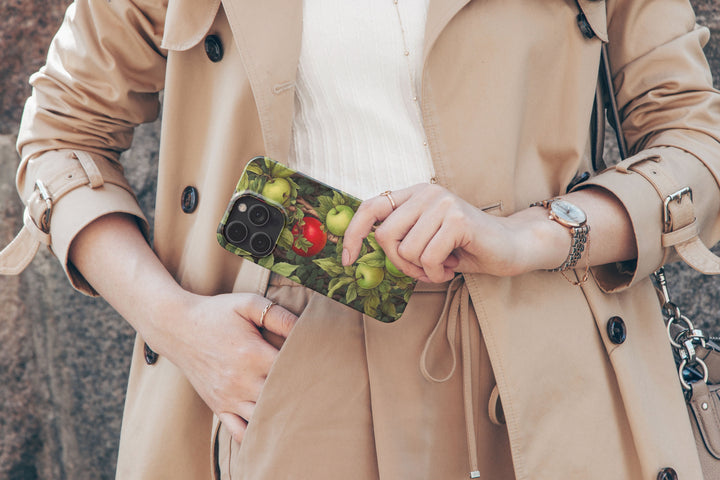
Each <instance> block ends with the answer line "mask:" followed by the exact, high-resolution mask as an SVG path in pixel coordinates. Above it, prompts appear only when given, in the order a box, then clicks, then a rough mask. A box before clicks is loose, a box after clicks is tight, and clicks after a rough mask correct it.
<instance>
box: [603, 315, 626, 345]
mask: <svg viewBox="0 0 720 480" xmlns="http://www.w3.org/2000/svg"><path fill="white" fill-rule="evenodd" d="M607 334H608V337H610V341H611V342H612V343H614V344H616V345H620V344H621V343H623V342H624V341H625V339H626V338H627V329H626V328H625V322H624V321H623V319H622V318H620V317H612V318H610V320H608V322H607Z"/></svg>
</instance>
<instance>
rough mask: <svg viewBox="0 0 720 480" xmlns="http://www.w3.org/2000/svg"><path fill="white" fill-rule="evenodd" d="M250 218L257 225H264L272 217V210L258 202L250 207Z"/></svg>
mask: <svg viewBox="0 0 720 480" xmlns="http://www.w3.org/2000/svg"><path fill="white" fill-rule="evenodd" d="M248 218H249V219H250V222H251V223H252V224H253V225H255V226H256V227H262V226H263V225H265V224H266V223H267V222H268V220H269V219H270V210H268V207H266V206H265V205H263V204H262V203H256V204H255V205H253V206H251V207H250V208H249V209H248Z"/></svg>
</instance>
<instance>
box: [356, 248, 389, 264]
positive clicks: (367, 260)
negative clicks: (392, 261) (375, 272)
mask: <svg viewBox="0 0 720 480" xmlns="http://www.w3.org/2000/svg"><path fill="white" fill-rule="evenodd" d="M357 263H362V264H364V265H367V266H369V267H378V268H385V255H384V254H383V253H382V252H381V251H374V252H372V253H368V254H366V255H363V256H362V257H360V258H358V260H357Z"/></svg>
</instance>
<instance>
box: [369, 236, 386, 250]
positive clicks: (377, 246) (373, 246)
mask: <svg viewBox="0 0 720 480" xmlns="http://www.w3.org/2000/svg"><path fill="white" fill-rule="evenodd" d="M367 242H368V244H369V245H370V248H371V249H372V250H381V251H382V249H381V248H380V244H379V243H377V240H375V232H370V234H369V235H368V236H367ZM383 255H384V254H383Z"/></svg>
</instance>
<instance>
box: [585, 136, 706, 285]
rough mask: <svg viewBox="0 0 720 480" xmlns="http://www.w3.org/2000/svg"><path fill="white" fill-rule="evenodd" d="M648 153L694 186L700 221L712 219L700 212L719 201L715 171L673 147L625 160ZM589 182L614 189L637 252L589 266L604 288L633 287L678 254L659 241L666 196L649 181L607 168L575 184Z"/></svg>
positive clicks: (633, 173)
mask: <svg viewBox="0 0 720 480" xmlns="http://www.w3.org/2000/svg"><path fill="white" fill-rule="evenodd" d="M650 158H653V159H654V160H649V161H656V162H657V163H656V165H657V166H658V168H661V169H664V170H666V171H668V172H669V173H670V174H671V175H672V176H673V177H674V178H676V179H677V181H678V184H679V185H681V186H682V187H684V186H689V187H691V188H692V189H693V192H695V198H696V200H695V204H696V214H697V217H698V220H699V221H700V224H701V225H703V223H705V222H703V220H708V221H709V223H710V224H712V223H713V222H712V221H711V220H710V219H709V218H707V217H708V215H709V212H704V211H703V209H704V207H703V205H710V204H713V202H712V200H717V198H716V197H717V196H718V188H717V185H716V183H715V181H714V179H713V175H708V173H709V172H708V169H707V168H706V166H705V165H704V164H703V163H702V162H700V161H699V160H698V158H697V157H696V156H694V155H692V154H690V153H688V152H687V151H684V150H682V149H680V148H675V147H655V148H652V149H649V150H645V151H643V152H640V153H638V154H637V155H635V156H634V157H631V159H629V160H628V161H630V162H632V160H633V159H638V160H639V159H650ZM593 186H594V187H599V188H603V189H605V190H606V191H608V192H610V193H612V194H613V195H614V196H615V197H616V198H617V199H618V200H619V201H620V202H621V203H622V205H623V206H624V208H625V210H626V212H627V214H628V216H629V218H630V221H631V223H632V228H633V233H634V236H635V243H636V245H637V252H638V255H637V258H636V259H635V260H631V261H626V262H617V263H613V264H607V265H600V266H596V267H593V269H592V271H593V275H594V276H595V279H596V280H597V282H598V284H599V285H600V288H602V290H604V291H605V292H608V293H611V292H617V291H620V290H623V289H625V288H628V287H631V286H632V285H634V284H635V283H636V282H638V281H640V280H642V279H645V278H646V277H647V276H648V275H650V274H651V273H652V272H654V271H655V270H657V269H658V268H659V267H660V266H661V265H663V263H665V262H667V261H672V260H674V259H676V257H675V256H670V255H668V250H669V249H666V248H664V247H663V246H662V234H663V200H664V199H662V198H660V196H659V195H658V193H657V191H656V190H655V188H654V187H653V185H652V184H651V183H650V182H648V181H647V180H646V179H645V178H643V177H642V176H641V175H640V174H638V173H635V172H632V171H631V170H627V171H621V170H618V169H616V168H615V167H611V168H609V169H607V170H605V171H603V172H601V173H600V174H598V175H597V176H595V177H593V178H591V179H590V180H588V181H587V182H584V183H582V184H581V185H579V186H578V187H577V188H576V189H581V188H588V187H593ZM708 197H711V198H708ZM715 203H717V202H715ZM705 225H707V223H705Z"/></svg>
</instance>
